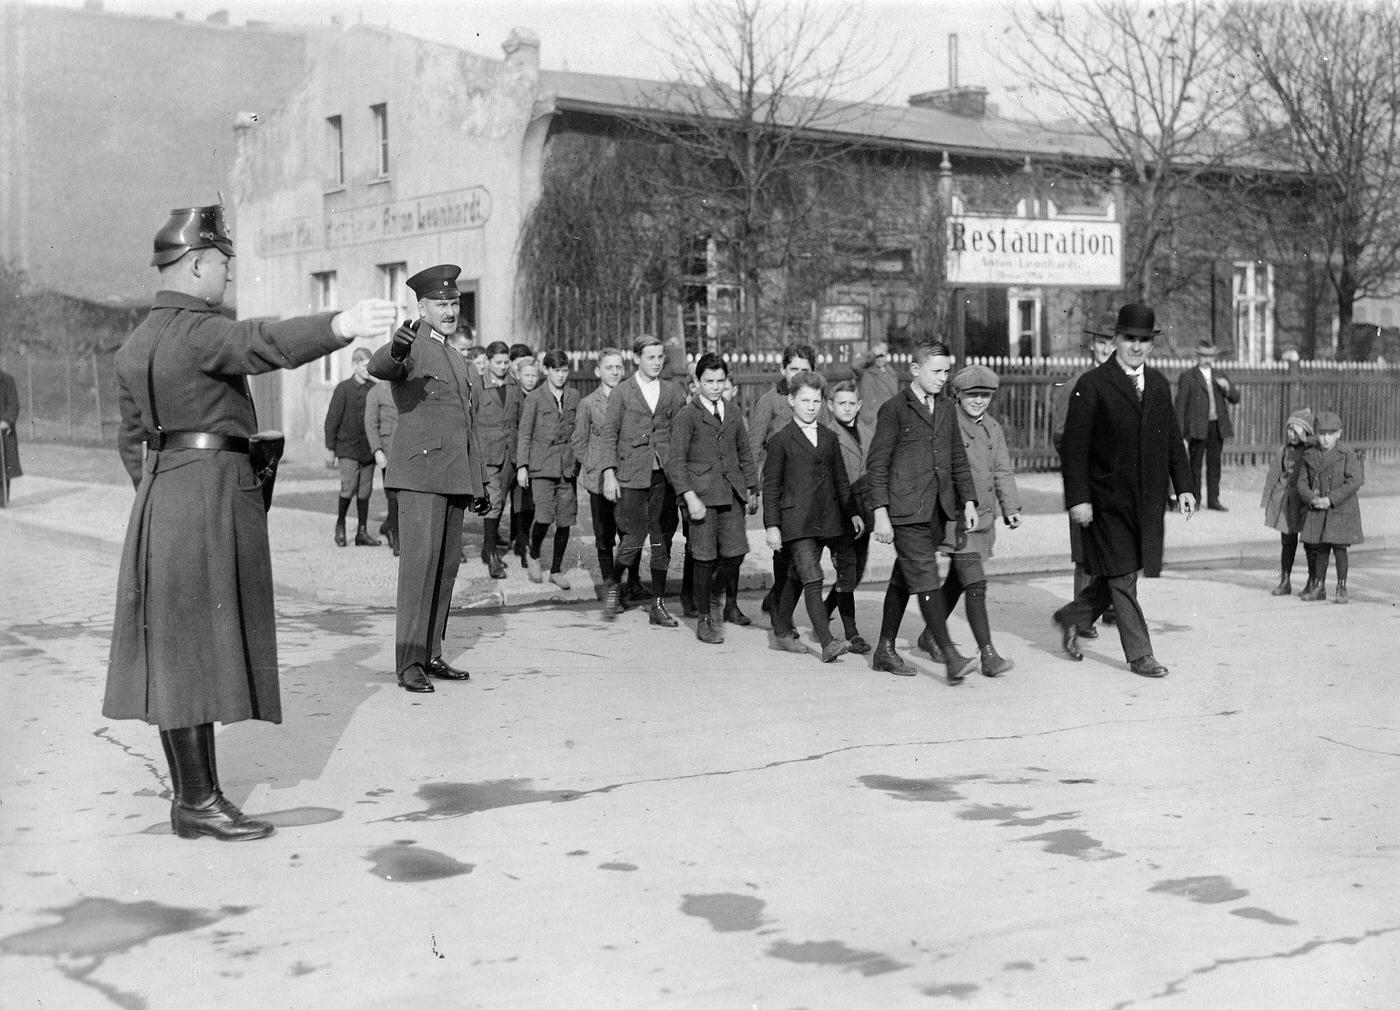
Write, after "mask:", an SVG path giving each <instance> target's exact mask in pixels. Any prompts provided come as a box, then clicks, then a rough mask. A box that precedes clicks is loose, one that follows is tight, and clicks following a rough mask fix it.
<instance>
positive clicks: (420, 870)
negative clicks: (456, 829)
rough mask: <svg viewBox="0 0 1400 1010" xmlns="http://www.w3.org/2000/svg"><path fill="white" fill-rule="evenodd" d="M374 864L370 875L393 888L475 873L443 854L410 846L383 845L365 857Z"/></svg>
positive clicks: (467, 865)
mask: <svg viewBox="0 0 1400 1010" xmlns="http://www.w3.org/2000/svg"><path fill="white" fill-rule="evenodd" d="M365 858H366V859H368V860H370V861H371V862H372V863H374V865H373V866H371V867H370V869H369V872H370V873H373V874H374V875H375V876H376V877H382V878H383V879H385V880H388V881H391V882H393V883H395V884H419V883H422V882H424V881H427V880H442V879H443V878H445V877H459V876H461V875H462V874H464V873H471V872H472V870H474V869H476V866H475V865H473V864H472V863H459V862H458V861H457V860H455V859H453V858H452V857H451V856H449V855H447V854H446V853H444V852H437V851H435V850H433V849H420V848H418V847H417V846H416V845H413V844H411V843H410V844H398V845H385V846H382V847H381V848H378V849H375V850H373V851H372V852H370V854H369V855H368V856H366V857H365Z"/></svg>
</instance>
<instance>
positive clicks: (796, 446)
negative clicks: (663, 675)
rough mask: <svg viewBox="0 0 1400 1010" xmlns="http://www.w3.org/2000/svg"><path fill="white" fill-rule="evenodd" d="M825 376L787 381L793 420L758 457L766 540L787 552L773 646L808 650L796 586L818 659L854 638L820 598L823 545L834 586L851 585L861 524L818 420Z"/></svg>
mask: <svg viewBox="0 0 1400 1010" xmlns="http://www.w3.org/2000/svg"><path fill="white" fill-rule="evenodd" d="M825 387H826V383H825V382H824V381H823V380H822V377H821V376H820V375H819V374H817V373H816V372H800V373H798V374H797V375H795V376H793V377H792V378H791V379H789V380H788V403H789V404H790V405H791V406H792V420H791V421H789V422H788V423H787V424H786V425H785V426H784V427H782V428H780V429H779V430H778V433H777V434H776V435H774V436H773V437H772V438H770V439H769V440H768V458H767V460H766V461H765V463H764V464H763V525H764V526H765V527H766V529H767V532H768V546H769V547H771V548H772V549H773V550H774V551H775V552H776V551H778V550H779V549H782V550H785V551H786V552H787V555H788V557H789V558H790V559H791V561H790V564H791V567H790V569H789V571H788V573H787V580H786V582H784V583H783V595H782V597H781V598H780V599H779V600H778V605H777V607H775V608H774V610H773V643H772V644H773V647H774V648H776V649H781V650H783V651H785V652H800V653H803V654H805V653H806V652H807V649H806V647H805V646H803V645H802V644H801V643H800V642H799V641H798V639H797V631H796V629H795V628H794V627H793V623H792V617H793V613H794V612H795V611H796V609H797V597H798V594H799V593H800V594H801V595H802V598H803V601H804V602H805V603H806V605H807V616H808V617H809V618H810V619H811V621H812V633H813V635H814V636H815V637H816V639H817V642H818V643H819V644H820V645H821V650H822V655H821V659H822V662H823V663H830V662H831V661H832V660H834V659H836V658H837V657H838V656H841V655H843V654H845V653H847V652H849V651H850V650H851V643H850V642H848V641H847V640H846V639H844V638H836V637H835V636H834V635H832V633H831V622H830V619H829V618H828V617H827V614H826V603H825V602H824V601H823V600H822V565H821V557H822V548H827V549H829V550H830V551H831V555H832V560H833V561H834V563H835V565H836V588H837V590H838V591H840V592H853V591H854V590H855V583H856V557H855V546H854V544H853V542H852V532H853V531H854V533H856V534H859V533H860V532H861V531H862V530H863V529H865V525H864V523H863V522H862V521H861V518H860V509H859V507H858V506H857V505H856V499H855V495H854V494H853V493H852V492H851V481H850V478H849V477H848V476H847V474H846V464H845V462H844V461H843V460H842V458H841V447H840V445H838V444H837V442H836V435H835V434H834V433H833V432H832V431H831V429H830V428H828V427H826V426H825V425H823V424H819V423H818V421H817V417H818V415H819V414H820V413H821V409H822V393H823V390H824V389H825Z"/></svg>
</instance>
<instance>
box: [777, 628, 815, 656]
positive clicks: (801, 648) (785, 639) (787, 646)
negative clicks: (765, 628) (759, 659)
mask: <svg viewBox="0 0 1400 1010" xmlns="http://www.w3.org/2000/svg"><path fill="white" fill-rule="evenodd" d="M768 648H770V649H776V650H777V651H778V652H795V653H797V654H798V655H799V656H805V655H807V646H805V645H803V644H802V639H800V638H798V637H797V632H795V631H770V632H768Z"/></svg>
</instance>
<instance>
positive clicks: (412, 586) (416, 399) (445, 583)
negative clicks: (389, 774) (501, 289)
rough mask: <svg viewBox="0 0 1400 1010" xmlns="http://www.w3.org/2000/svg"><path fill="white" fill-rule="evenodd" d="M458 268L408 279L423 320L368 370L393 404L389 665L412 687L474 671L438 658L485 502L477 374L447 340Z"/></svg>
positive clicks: (456, 301) (456, 302)
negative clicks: (394, 536)
mask: <svg viewBox="0 0 1400 1010" xmlns="http://www.w3.org/2000/svg"><path fill="white" fill-rule="evenodd" d="M461 272H462V271H461V268H460V267H457V266H453V265H452V264H450V263H445V264H442V265H440V266H435V267H429V268H428V269H426V270H420V271H419V272H418V273H416V274H414V275H413V276H412V277H410V278H409V279H408V286H409V287H410V288H412V289H413V293H414V294H416V295H417V296H418V315H419V317H420V318H419V319H418V320H417V322H408V323H404V324H403V325H402V326H400V327H399V329H398V330H397V331H396V332H395V333H394V339H393V340H392V341H391V342H390V343H389V344H387V345H385V346H383V347H381V348H379V350H377V351H375V352H374V357H373V358H371V359H370V363H369V374H370V375H373V376H374V377H375V378H376V379H384V380H385V381H387V382H389V383H390V384H391V386H390V392H391V394H392V395H393V398H394V406H395V407H397V408H398V411H399V422H398V427H397V428H395V429H394V441H393V442H392V444H391V445H390V446H389V468H388V471H387V473H386V474H385V477H384V486H385V487H388V488H393V489H394V490H395V491H397V492H398V498H399V588H398V600H397V609H398V613H397V620H396V625H397V626H396V631H395V636H394V667H395V672H396V673H397V675H398V681H399V686H400V687H402V688H403V689H404V690H406V691H413V692H428V691H432V690H433V684H432V681H431V680H429V679H428V678H429V677H436V678H438V679H439V680H467V679H468V678H469V676H470V674H468V673H467V671H466V670H459V669H456V668H455V667H453V666H451V665H449V664H448V662H447V661H446V660H445V659H444V658H443V655H442V644H443V636H444V634H445V632H446V629H447V612H448V608H449V607H450V606H451V603H452V587H453V584H454V583H455V582H456V581H457V566H458V564H459V563H460V561H461V550H462V519H463V515H464V513H465V510H467V509H468V508H470V509H472V510H473V511H476V512H478V513H479V512H481V511H482V510H483V506H489V503H488V502H486V499H485V498H484V497H483V496H484V495H485V493H486V491H485V467H484V466H483V465H482V456H481V451H480V449H479V448H478V446H477V442H476V401H475V395H476V391H475V384H476V374H475V371H474V369H473V368H472V366H471V363H470V362H468V361H467V360H466V358H464V357H463V356H462V355H461V354H458V353H457V352H456V351H455V350H453V349H452V348H451V347H449V346H448V344H447V339H448V338H449V337H451V336H452V334H453V332H454V331H455V330H456V329H457V316H458V313H459V311H460V295H459V294H458V291H457V276H458V274H460V273H461Z"/></svg>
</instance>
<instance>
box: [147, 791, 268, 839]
mask: <svg viewBox="0 0 1400 1010" xmlns="http://www.w3.org/2000/svg"><path fill="white" fill-rule="evenodd" d="M170 827H171V829H172V830H173V831H174V832H175V834H176V835H178V836H179V837H181V838H200V837H202V836H204V835H208V836H209V837H210V838H217V839H218V840H219V841H221V842H250V841H253V840H255V839H258V838H266V837H267V836H268V835H270V834H272V833H273V832H274V831H275V830H276V828H274V827H273V826H272V825H271V824H269V823H268V822H267V821H258V820H254V819H253V818H251V817H245V816H244V814H243V811H241V810H239V809H238V808H237V807H236V806H234V805H233V804H232V803H230V802H229V801H228V800H226V799H224V797H223V794H221V793H215V794H214V795H212V796H210V797H209V798H208V799H207V800H205V801H204V802H203V803H201V804H199V805H198V806H187V805H185V804H184V803H181V802H179V801H178V800H177V801H176V802H175V803H172V804H171V805H170Z"/></svg>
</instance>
